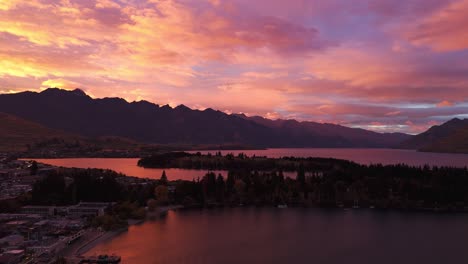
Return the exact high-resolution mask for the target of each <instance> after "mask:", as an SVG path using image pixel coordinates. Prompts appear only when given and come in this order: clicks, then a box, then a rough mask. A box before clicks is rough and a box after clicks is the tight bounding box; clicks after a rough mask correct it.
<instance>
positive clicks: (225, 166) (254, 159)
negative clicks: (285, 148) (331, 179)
mask: <svg viewBox="0 0 468 264" xmlns="http://www.w3.org/2000/svg"><path fill="white" fill-rule="evenodd" d="M138 165H139V166H141V167H145V168H183V169H201V170H238V169H249V170H257V171H272V170H282V171H297V170H298V169H299V167H302V168H303V169H304V170H329V169H332V168H334V167H336V166H344V167H348V166H355V165H356V164H355V163H353V162H350V161H345V160H338V159H332V158H297V157H283V158H267V157H263V156H255V155H254V156H251V157H249V156H247V155H245V154H243V153H240V154H238V155H237V156H235V155H233V154H227V155H224V156H223V155H222V154H221V152H217V153H216V154H214V155H212V154H207V155H202V154H201V153H199V152H198V153H195V154H191V153H187V152H169V153H159V154H154V155H151V156H148V157H145V158H142V159H140V160H139V161H138Z"/></svg>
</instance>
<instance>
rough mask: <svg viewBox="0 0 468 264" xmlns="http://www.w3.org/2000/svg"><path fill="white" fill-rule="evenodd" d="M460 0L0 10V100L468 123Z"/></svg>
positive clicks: (11, 6)
mask: <svg viewBox="0 0 468 264" xmlns="http://www.w3.org/2000/svg"><path fill="white" fill-rule="evenodd" d="M467 14H468V0H453V1H451V0H445V1H444V0H405V1H395V0H379V1H376V0H353V1H349V0H288V1H286V0H284V1H279V0H276V1H275V0H255V1H252V0H226V1H224V0H57V1H51V0H28V1H24V0H0V93H15V92H19V91H25V90H33V91H41V90H43V89H46V88H48V87H59V88H63V89H75V88H81V89H82V90H84V91H85V92H86V93H87V94H89V95H90V96H92V97H98V98H101V97H122V98H124V99H126V100H127V101H139V100H147V101H150V102H154V103H157V104H160V105H164V104H169V105H171V106H177V105H179V104H184V105H186V106H189V107H191V108H194V109H205V108H208V107H211V108H215V109H218V110H221V111H224V112H226V113H245V114H246V115H260V116H263V117H267V118H271V119H277V118H283V119H297V120H300V121H306V120H308V121H316V122H324V123H335V124H341V125H346V126H351V127H361V128H364V129H371V130H374V131H378V132H406V133H412V134H414V133H419V132H422V131H424V130H426V129H427V128H428V127H430V126H432V125H436V124H440V123H442V122H445V121H447V120H449V119H451V118H454V117H459V118H465V117H467V118H468V15H467Z"/></svg>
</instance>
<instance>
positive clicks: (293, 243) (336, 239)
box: [86, 208, 468, 264]
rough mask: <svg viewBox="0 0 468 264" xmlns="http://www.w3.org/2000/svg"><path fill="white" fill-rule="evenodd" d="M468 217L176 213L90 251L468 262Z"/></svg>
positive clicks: (178, 260) (254, 259) (134, 258)
mask: <svg viewBox="0 0 468 264" xmlns="http://www.w3.org/2000/svg"><path fill="white" fill-rule="evenodd" d="M467 245H468V215H459V214H433V213H408V212H406V213H402V212H396V211H376V210H370V209H357V210H356V209H354V210H353V209H351V210H342V209H341V210H339V209H336V210H325V209H299V208H288V209H276V208H230V209H212V210H200V211H197V210H194V211H176V212H169V213H168V214H167V215H166V216H165V217H163V218H161V219H159V220H156V221H149V222H145V223H143V224H141V225H137V226H131V227H130V228H129V230H128V231H127V232H124V233H123V234H121V235H119V236H118V237H115V238H113V239H112V240H110V241H107V242H104V243H102V244H99V245H98V246H97V247H95V248H94V249H92V250H91V251H90V252H88V253H87V254H86V255H98V254H103V253H105V254H112V253H115V254H118V255H120V256H122V258H123V262H122V263H141V264H145V263H148V264H149V263H152V264H158V263H159V264H189V263H191V264H192V263H193V264H218V263H225V264H239V263H255V264H263V263H265V264H267V263H269V264H276V263H292V264H302V263H304V264H305V263H321V264H326V263H329V264H335V263H336V264H342V263H348V264H363V263H388V264H394V263H408V264H410V263H411V264H414V263H424V264H432V263H434V264H435V263H468V250H466V246H467Z"/></svg>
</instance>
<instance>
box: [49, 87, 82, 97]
mask: <svg viewBox="0 0 468 264" xmlns="http://www.w3.org/2000/svg"><path fill="white" fill-rule="evenodd" d="M40 93H41V94H55V95H61V94H73V95H78V96H88V95H87V94H86V93H85V92H84V91H83V90H81V89H80V88H76V89H75V90H65V89H61V88H57V87H51V88H47V89H45V90H44V91H42V92H40Z"/></svg>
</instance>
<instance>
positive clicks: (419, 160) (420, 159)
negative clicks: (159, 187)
mask: <svg viewBox="0 0 468 264" xmlns="http://www.w3.org/2000/svg"><path fill="white" fill-rule="evenodd" d="M191 152H196V151H191ZM201 152H202V153H213V154H214V153H215V152H216V151H201ZM221 152H222V153H223V155H224V154H227V153H234V154H236V155H237V154H238V153H240V152H243V153H246V154H247V155H249V156H251V155H257V156H267V157H272V158H277V157H284V156H295V157H324V158H336V159H345V160H351V161H354V162H357V163H361V164H376V163H381V164H398V163H405V164H409V165H413V166H423V165H425V164H428V165H431V166H433V165H434V166H455V167H465V166H468V155H467V154H445V153H426V152H417V151H413V150H399V149H338V148H331V149H325V148H313V149H312V148H309V149H267V150H224V151H221ZM36 160H37V161H38V162H42V163H47V164H52V165H56V166H63V167H75V168H100V169H111V170H114V171H117V172H121V173H124V174H126V175H129V176H136V177H143V178H153V179H154V178H160V177H161V174H162V171H163V170H162V169H145V168H141V167H138V166H137V162H138V159H136V158H121V159H111V158H71V159H36ZM165 170H166V174H167V177H168V178H169V179H170V180H177V179H184V180H192V179H196V178H197V177H200V178H201V177H203V175H205V173H206V171H200V170H184V169H165ZM216 173H221V174H222V175H224V176H226V175H225V174H226V173H225V172H223V171H216ZM293 174H294V173H293ZM293 174H291V175H288V174H286V176H294V175H293Z"/></svg>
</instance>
